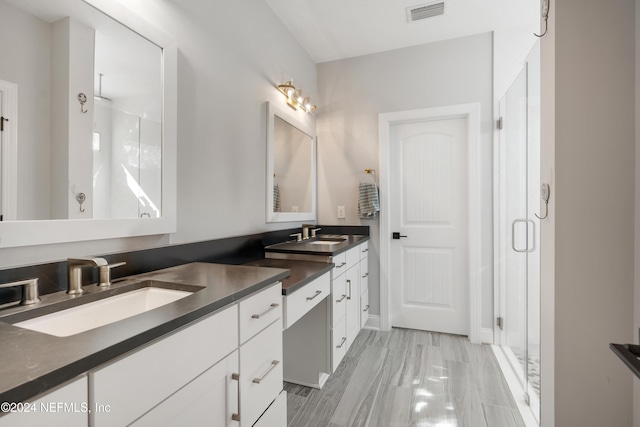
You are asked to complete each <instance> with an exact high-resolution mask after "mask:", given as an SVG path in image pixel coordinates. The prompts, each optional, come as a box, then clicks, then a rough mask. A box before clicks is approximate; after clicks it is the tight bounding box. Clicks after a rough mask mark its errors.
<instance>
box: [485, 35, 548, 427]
mask: <svg viewBox="0 0 640 427" xmlns="http://www.w3.org/2000/svg"><path fill="white" fill-rule="evenodd" d="M539 52H540V51H539V44H536V46H535V47H534V48H533V50H532V51H531V53H530V54H529V56H528V58H527V61H526V63H525V65H524V68H523V69H522V71H521V72H520V74H519V75H518V77H517V78H516V79H515V80H514V82H513V83H512V85H511V87H510V88H509V90H508V91H507V93H506V94H505V96H504V97H503V98H502V100H501V101H500V116H501V119H500V126H499V127H500V128H501V129H500V132H499V135H500V138H499V155H498V158H499V164H498V170H499V173H498V176H499V181H498V187H499V192H498V196H499V202H498V203H497V206H499V207H498V212H497V215H498V224H499V226H498V229H499V231H498V233H499V238H498V242H497V247H498V253H499V260H500V262H499V269H498V286H497V288H496V289H497V304H498V307H497V310H496V311H497V322H496V323H497V327H496V328H495V330H496V335H495V343H496V344H497V345H498V346H499V351H501V352H502V353H503V355H504V356H505V357H504V358H505V359H506V360H507V361H508V363H507V365H508V366H507V369H510V370H511V373H512V374H513V375H515V377H516V378H517V382H518V384H519V386H520V388H521V389H520V390H519V393H516V399H518V398H521V401H522V402H524V403H525V404H526V405H529V407H530V408H531V412H532V413H533V416H534V417H535V419H536V420H538V422H539V420H540V221H541V220H542V219H541V217H543V214H541V213H540V211H539V209H540V53H539ZM503 369H504V367H503ZM518 394H520V396H518Z"/></svg>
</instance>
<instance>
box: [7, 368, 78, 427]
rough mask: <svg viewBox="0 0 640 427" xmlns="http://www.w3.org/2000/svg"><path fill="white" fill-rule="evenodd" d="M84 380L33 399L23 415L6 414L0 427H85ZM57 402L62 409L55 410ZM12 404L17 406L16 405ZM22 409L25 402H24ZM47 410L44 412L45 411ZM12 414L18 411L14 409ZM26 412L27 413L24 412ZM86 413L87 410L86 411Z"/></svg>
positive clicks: (20, 413) (19, 413) (74, 381)
mask: <svg viewBox="0 0 640 427" xmlns="http://www.w3.org/2000/svg"><path fill="white" fill-rule="evenodd" d="M87 388H88V386H87V377H86V375H85V376H82V377H80V378H78V379H76V380H73V381H72V382H71V383H69V384H66V385H63V386H61V387H59V388H56V389H55V390H53V391H49V392H46V393H45V394H43V395H40V396H38V397H36V398H34V399H29V400H28V401H27V402H28V404H29V406H28V407H27V408H26V409H25V411H24V412H13V413H8V414H5V415H3V416H2V417H0V426H2V427H15V426H21V427H42V426H64V427H87V426H88V425H89V417H88V416H87V413H86V411H85V412H83V411H82V410H83V409H85V408H86V406H83V405H87V402H88V401H89V399H88V398H87ZM58 402H61V403H64V405H66V408H67V409H68V410H64V409H65V408H64V407H58V406H57V405H58ZM16 404H21V403H17V402H16ZM25 405H26V402H25ZM49 407H51V411H50V412H47V411H46V409H45V408H49ZM15 409H16V410H18V409H22V407H16V408H15ZM27 409H31V410H30V411H29V412H27ZM86 409H89V408H86Z"/></svg>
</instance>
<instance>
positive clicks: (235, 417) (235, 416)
mask: <svg viewBox="0 0 640 427" xmlns="http://www.w3.org/2000/svg"><path fill="white" fill-rule="evenodd" d="M231 379H232V380H234V381H238V412H237V413H235V414H231V419H232V420H233V421H240V374H236V373H233V374H231Z"/></svg>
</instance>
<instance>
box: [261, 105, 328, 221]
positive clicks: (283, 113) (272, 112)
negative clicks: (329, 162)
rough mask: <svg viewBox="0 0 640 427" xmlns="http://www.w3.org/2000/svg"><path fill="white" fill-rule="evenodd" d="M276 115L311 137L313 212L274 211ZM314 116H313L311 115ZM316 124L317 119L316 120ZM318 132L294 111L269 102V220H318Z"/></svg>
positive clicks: (267, 188)
mask: <svg viewBox="0 0 640 427" xmlns="http://www.w3.org/2000/svg"><path fill="white" fill-rule="evenodd" d="M304 114H306V113H304ZM275 116H278V117H280V118H281V119H282V120H284V121H285V122H287V123H289V124H290V125H291V126H293V127H295V128H297V129H299V130H300V131H301V132H302V133H304V134H305V135H308V136H310V137H311V144H312V147H311V163H312V164H311V182H312V184H311V186H312V189H311V212H274V211H273V185H274V179H273V169H274V160H273V156H274V154H275V136H274V129H275V126H274V120H275ZM309 117H310V118H312V117H313V116H310V115H309ZM314 124H315V121H314ZM316 142H317V141H316V132H315V129H314V128H313V127H311V126H310V125H308V124H306V123H304V122H303V121H301V120H299V119H298V118H297V117H294V116H293V114H292V112H289V111H287V110H285V109H283V108H280V107H278V106H276V105H275V104H273V103H271V102H267V177H266V178H267V180H266V181H267V186H266V188H265V190H266V193H265V197H266V214H267V222H268V223H269V222H296V221H316V220H317V197H318V176H317V172H316V171H317V144H316Z"/></svg>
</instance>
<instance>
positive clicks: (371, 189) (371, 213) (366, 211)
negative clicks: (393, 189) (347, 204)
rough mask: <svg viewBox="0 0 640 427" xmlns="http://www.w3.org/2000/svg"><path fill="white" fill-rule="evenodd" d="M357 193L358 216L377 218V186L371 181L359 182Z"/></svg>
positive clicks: (378, 206)
mask: <svg viewBox="0 0 640 427" xmlns="http://www.w3.org/2000/svg"><path fill="white" fill-rule="evenodd" d="M359 193H360V194H359V198H358V216H359V217H360V218H367V219H373V218H377V217H378V212H380V199H379V195H378V186H377V185H376V184H375V183H373V182H368V183H363V182H361V183H360V192H359Z"/></svg>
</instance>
